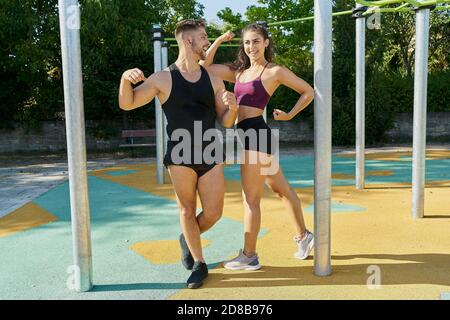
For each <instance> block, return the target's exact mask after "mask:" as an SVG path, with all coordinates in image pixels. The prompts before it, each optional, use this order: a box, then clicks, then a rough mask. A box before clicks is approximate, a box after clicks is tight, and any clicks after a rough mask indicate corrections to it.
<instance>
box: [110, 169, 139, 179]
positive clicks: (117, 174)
mask: <svg viewBox="0 0 450 320" xmlns="http://www.w3.org/2000/svg"><path fill="white" fill-rule="evenodd" d="M136 172H137V171H136V170H120V171H109V172H105V174H109V175H110V176H113V177H121V176H127V175H129V174H132V173H136Z"/></svg>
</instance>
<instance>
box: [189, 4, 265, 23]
mask: <svg viewBox="0 0 450 320" xmlns="http://www.w3.org/2000/svg"><path fill="white" fill-rule="evenodd" d="M197 2H199V3H201V4H202V5H204V6H205V16H204V18H205V19H206V21H211V20H219V18H217V15H216V14H217V12H218V11H220V10H222V9H224V8H225V7H230V8H231V10H233V12H234V13H240V14H242V16H243V17H244V13H245V10H246V8H247V7H248V6H251V5H254V4H257V0H226V1H224V0H197Z"/></svg>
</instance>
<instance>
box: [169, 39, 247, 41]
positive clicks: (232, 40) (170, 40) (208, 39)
mask: <svg viewBox="0 0 450 320" xmlns="http://www.w3.org/2000/svg"><path fill="white" fill-rule="evenodd" d="M216 39H217V38H208V40H210V41H211V40H212V41H215V40H216ZM163 41H177V39H175V38H163ZM230 41H241V38H233V39H231V40H230Z"/></svg>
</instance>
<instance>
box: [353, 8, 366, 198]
mask: <svg viewBox="0 0 450 320" xmlns="http://www.w3.org/2000/svg"><path fill="white" fill-rule="evenodd" d="M356 8H357V9H358V8H363V6H362V5H360V4H356ZM360 10H361V9H360ZM355 18H356V148H355V149H356V156H355V161H356V173H355V177H356V181H355V183H356V188H357V189H364V180H365V178H364V149H365V80H366V77H365V41H366V39H365V36H366V35H365V30H366V18H365V17H364V16H363V15H362V14H358V15H357V16H356V17H355Z"/></svg>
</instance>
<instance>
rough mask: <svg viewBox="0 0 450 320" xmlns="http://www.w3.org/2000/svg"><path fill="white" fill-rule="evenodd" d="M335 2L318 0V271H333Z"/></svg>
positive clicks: (315, 60) (315, 144) (315, 26)
mask: <svg viewBox="0 0 450 320" xmlns="http://www.w3.org/2000/svg"><path fill="white" fill-rule="evenodd" d="M331 11H332V1H329V0H314V89H315V98H314V109H315V110H314V274H315V275H317V276H328V275H330V274H331V250H330V229H331V228H330V212H331V206H330V203H331V66H332V65H331V63H332V62H331V61H332V60H331V48H332V38H331V36H332V16H331Z"/></svg>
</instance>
